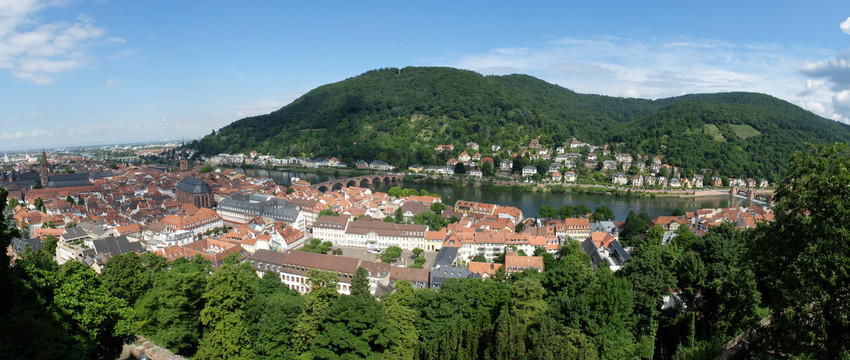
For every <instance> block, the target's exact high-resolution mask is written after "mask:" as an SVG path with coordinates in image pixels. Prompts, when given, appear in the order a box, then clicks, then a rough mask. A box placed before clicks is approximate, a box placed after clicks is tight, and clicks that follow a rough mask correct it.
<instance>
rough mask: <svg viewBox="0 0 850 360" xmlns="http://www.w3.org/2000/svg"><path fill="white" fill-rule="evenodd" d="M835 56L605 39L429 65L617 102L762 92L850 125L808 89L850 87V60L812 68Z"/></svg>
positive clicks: (824, 93) (829, 98)
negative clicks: (826, 80) (523, 78)
mask: <svg viewBox="0 0 850 360" xmlns="http://www.w3.org/2000/svg"><path fill="white" fill-rule="evenodd" d="M848 21H850V20H848ZM844 26H845V25H842V28H843V27H844ZM848 26H850V23H848ZM828 53H829V52H828V51H827V50H824V49H816V48H799V47H793V46H786V45H780V44H774V43H733V42H729V41H723V40H713V39H699V38H689V37H675V38H632V37H617V36H611V35H601V36H584V37H565V38H561V39H557V40H555V41H551V42H549V43H545V44H540V45H538V46H526V47H517V48H498V49H493V50H490V51H487V52H484V53H478V54H467V55H464V56H460V57H458V58H453V59H431V60H425V61H424V62H425V63H428V64H431V65H447V66H453V67H459V68H463V69H470V70H474V71H477V72H480V73H483V74H495V75H504V74H511V73H523V74H529V75H532V76H536V77H539V78H541V79H544V80H546V81H549V82H552V83H555V84H558V85H561V86H563V87H566V88H569V89H572V90H574V91H577V92H581V93H593V94H604V95H611V96H625V97H643V98H652V99H657V98H665V97H671V96H678V95H683V94H689V93H706V92H724V91H753V92H762V93H767V94H770V95H773V96H776V97H779V98H782V99H785V100H788V101H791V102H793V103H795V104H797V105H800V106H802V107H804V108H806V109H808V110H810V111H812V112H815V113H817V114H818V115H821V116H824V117H828V118H832V119H837V120H842V121H847V117H848V116H847V115H850V112H844V108H843V107H841V106H837V101H841V100H842V99H843V98H841V99H838V98H834V97H833V95H836V94H837V92H835V91H831V90H830V89H829V88H828V87H823V86H820V87H817V86H814V85H817V84H821V85H822V83H810V84H808V85H809V86H808V87H807V80H812V79H811V78H812V77H827V75H826V74H827V73H828V74H829V76H831V77H834V78H835V81H833V80H830V83H835V82H841V83H847V84H850V71H847V72H842V73H841V75H839V72H840V71H838V70H842V71H845V70H847V69H850V55H848V56H847V57H846V58H843V57H842V58H841V59H843V60H841V61H839V59H833V60H834V61H825V62H814V63H808V62H807V61H809V62H810V61H811V60H812V59H813V58H814V59H816V58H817V57H819V56H828V55H826V54H828ZM808 67H811V68H812V69H814V70H812V71H815V70H818V71H822V72H823V73H822V74H819V75H820V76H814V74H813V73H811V72H809V73H806V71H801V70H800V69H803V68H808ZM845 76H846V77H845ZM846 89H847V90H850V87H847V88H846ZM848 100H850V93H848ZM847 105H850V102H848V103H847Z"/></svg>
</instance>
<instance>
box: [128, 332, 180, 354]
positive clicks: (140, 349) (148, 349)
mask: <svg viewBox="0 0 850 360" xmlns="http://www.w3.org/2000/svg"><path fill="white" fill-rule="evenodd" d="M134 343H135V344H141V345H133V344H124V348H122V349H121V357H119V358H118V359H121V360H126V359H140V358H141V357H142V355H145V356H146V357H147V358H148V359H150V360H187V359H186V358H184V357H182V356H180V355H175V354H173V353H172V352H171V351H168V350H166V349H163V348H161V347H159V346H156V345H155V344H154V343H152V342H150V341H148V339H145V338H143V337H141V336H138V337H137V338H136V341H135V342H134Z"/></svg>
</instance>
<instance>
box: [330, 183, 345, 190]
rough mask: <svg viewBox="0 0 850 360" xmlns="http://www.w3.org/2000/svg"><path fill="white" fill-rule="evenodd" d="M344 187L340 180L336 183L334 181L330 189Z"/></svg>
mask: <svg viewBox="0 0 850 360" xmlns="http://www.w3.org/2000/svg"><path fill="white" fill-rule="evenodd" d="M344 187H345V186H343V184H342V183H341V182H338V183H335V184H334V185H333V186H332V187H331V191H337V190H342V188H344Z"/></svg>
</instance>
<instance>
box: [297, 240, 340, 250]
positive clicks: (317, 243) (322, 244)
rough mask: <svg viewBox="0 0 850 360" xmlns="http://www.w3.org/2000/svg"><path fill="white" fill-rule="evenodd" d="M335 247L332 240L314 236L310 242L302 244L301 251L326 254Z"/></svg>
mask: <svg viewBox="0 0 850 360" xmlns="http://www.w3.org/2000/svg"><path fill="white" fill-rule="evenodd" d="M332 247H333V243H332V242H330V241H322V240H321V239H317V238H312V239H310V242H309V243H307V244H305V245H304V246H302V247H301V248H300V249H298V250H301V251H306V252H312V253H318V254H325V253H327V252H328V250H330V249H331V248H332Z"/></svg>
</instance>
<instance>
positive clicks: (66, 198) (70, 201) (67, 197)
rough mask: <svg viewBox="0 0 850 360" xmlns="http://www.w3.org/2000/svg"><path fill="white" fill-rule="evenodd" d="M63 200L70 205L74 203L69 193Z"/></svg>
mask: <svg viewBox="0 0 850 360" xmlns="http://www.w3.org/2000/svg"><path fill="white" fill-rule="evenodd" d="M65 201H67V202H69V203H71V205H74V198H72V197H71V195H68V196H66V197H65Z"/></svg>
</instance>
